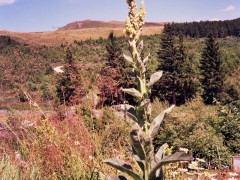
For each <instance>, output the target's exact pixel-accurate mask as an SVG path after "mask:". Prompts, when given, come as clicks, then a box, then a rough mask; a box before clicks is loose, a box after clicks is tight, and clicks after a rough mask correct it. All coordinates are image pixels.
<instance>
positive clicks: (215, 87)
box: [200, 34, 225, 104]
mask: <svg viewBox="0 0 240 180" xmlns="http://www.w3.org/2000/svg"><path fill="white" fill-rule="evenodd" d="M205 44H206V47H205V48H204V49H203V52H202V56H201V60H200V64H201V66H200V71H201V77H200V82H201V84H202V88H203V94H202V97H203V100H204V102H205V103H206V104H212V103H213V101H214V98H217V95H218V93H220V92H221V91H222V88H223V82H224V80H225V73H224V70H223V62H222V59H221V54H220V51H219V45H218V43H217V42H216V41H215V39H214V38H213V36H212V34H210V35H209V36H208V38H207V39H206V41H205Z"/></svg>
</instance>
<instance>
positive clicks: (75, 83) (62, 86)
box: [56, 48, 86, 105]
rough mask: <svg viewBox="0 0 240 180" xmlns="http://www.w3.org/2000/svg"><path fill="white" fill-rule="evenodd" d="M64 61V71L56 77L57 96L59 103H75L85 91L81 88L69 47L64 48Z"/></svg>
mask: <svg viewBox="0 0 240 180" xmlns="http://www.w3.org/2000/svg"><path fill="white" fill-rule="evenodd" d="M64 61H65V65H64V67H63V71H64V72H63V73H61V74H58V75H57V77H56V92H57V97H58V99H59V103H60V104H65V105H75V104H78V103H79V101H80V97H82V96H84V95H85V94H86V92H85V90H83V89H82V85H81V83H82V82H81V79H80V75H79V68H78V67H77V62H76V60H75V58H74V57H73V56H72V52H71V51H70V49H69V48H67V49H66V57H65V59H64Z"/></svg>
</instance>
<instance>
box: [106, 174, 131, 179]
mask: <svg viewBox="0 0 240 180" xmlns="http://www.w3.org/2000/svg"><path fill="white" fill-rule="evenodd" d="M107 180H127V178H125V177H124V176H121V175H112V176H108V177H107Z"/></svg>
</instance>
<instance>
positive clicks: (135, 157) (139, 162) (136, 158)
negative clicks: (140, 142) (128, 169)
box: [132, 147, 144, 172]
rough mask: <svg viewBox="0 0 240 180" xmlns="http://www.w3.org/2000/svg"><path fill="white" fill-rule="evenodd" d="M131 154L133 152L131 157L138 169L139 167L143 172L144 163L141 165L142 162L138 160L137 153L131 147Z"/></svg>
mask: <svg viewBox="0 0 240 180" xmlns="http://www.w3.org/2000/svg"><path fill="white" fill-rule="evenodd" d="M132 152H133V157H134V159H135V160H136V161H137V163H138V165H139V167H140V168H141V170H142V171H143V172H144V163H143V160H141V159H140V157H139V156H138V155H137V152H136V151H135V150H134V148H133V147H132Z"/></svg>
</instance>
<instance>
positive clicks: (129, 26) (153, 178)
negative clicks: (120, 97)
mask: <svg viewBox="0 0 240 180" xmlns="http://www.w3.org/2000/svg"><path fill="white" fill-rule="evenodd" d="M127 4H128V6H129V13H128V17H127V19H126V29H125V30H124V33H125V34H126V35H127V36H128V44H129V50H130V56H128V55H126V54H124V55H123V56H124V59H125V60H126V61H127V62H128V63H129V64H130V65H131V66H132V67H133V68H134V70H135V74H136V76H135V80H136V81H137V89H135V88H126V89H122V90H123V91H124V92H125V93H128V94H131V95H132V96H134V97H136V98H137V100H138V106H137V107H134V106H131V105H128V104H123V105H121V107H122V109H123V110H124V112H125V115H127V116H128V117H129V118H130V119H132V120H133V121H135V124H134V125H133V126H132V129H131V132H130V140H131V145H132V152H133V156H134V158H135V160H136V161H137V163H138V165H139V166H140V168H141V170H142V172H143V173H142V174H143V175H142V176H141V175H139V174H137V173H135V172H134V171H133V169H132V167H131V166H130V165H129V164H126V163H125V162H123V161H121V160H120V159H117V158H112V159H106V160H104V161H103V162H104V163H106V164H108V165H110V166H112V167H114V168H116V169H117V170H120V171H122V172H124V173H126V174H127V175H128V176H129V177H132V178H133V179H135V180H158V179H159V180H162V179H164V174H163V166H164V165H166V164H168V163H173V162H178V161H190V160H192V157H191V156H189V155H188V154H187V153H185V152H176V153H175V154H171V155H166V154H165V151H166V148H167V147H168V145H167V144H164V145H162V146H161V147H160V148H159V150H158V151H157V152H156V153H155V154H154V146H153V139H154V137H155V136H156V135H157V134H158V130H159V127H160V124H161V122H162V121H163V118H164V116H165V115H166V114H169V113H170V112H171V111H172V109H173V108H174V105H172V106H171V107H169V108H168V109H166V110H164V111H163V112H162V113H160V114H159V115H158V116H157V117H156V118H155V119H154V120H153V121H150V116H151V110H152V106H151V102H150V100H149V97H148V96H149V93H150V91H151V88H152V86H153V85H154V83H156V82H157V81H158V80H159V79H160V78H161V76H162V74H163V72H162V71H158V72H155V73H153V74H152V75H151V77H150V81H148V82H147V81H146V75H145V73H146V63H147V61H148V59H149V56H150V54H149V55H148V56H147V57H146V58H144V59H142V58H141V52H142V50H143V41H140V42H138V41H139V37H140V33H141V31H142V26H143V24H144V18H145V16H146V13H145V8H144V2H143V1H142V2H141V5H140V11H139V13H138V14H137V13H136V10H137V5H136V0H127ZM122 179H126V178H125V177H124V176H121V175H113V176H109V177H108V180H122Z"/></svg>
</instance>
